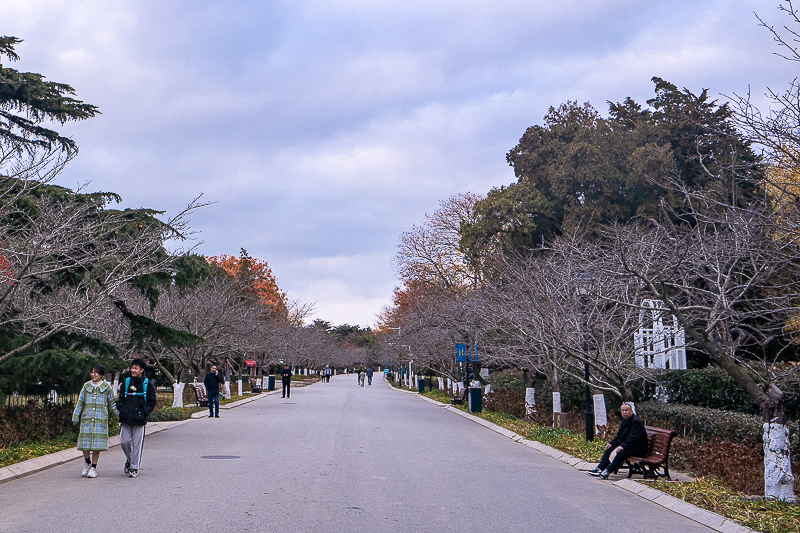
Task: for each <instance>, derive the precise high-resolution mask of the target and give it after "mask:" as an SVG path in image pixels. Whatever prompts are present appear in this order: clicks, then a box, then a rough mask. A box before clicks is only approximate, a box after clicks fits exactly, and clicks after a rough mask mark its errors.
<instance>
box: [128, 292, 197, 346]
mask: <svg viewBox="0 0 800 533" xmlns="http://www.w3.org/2000/svg"><path fill="white" fill-rule="evenodd" d="M114 305H116V307H117V309H118V310H119V311H120V312H121V313H122V316H124V317H125V318H126V319H127V320H128V323H129V324H130V327H131V338H130V342H129V346H130V347H136V348H142V347H144V346H146V345H147V344H151V343H160V344H161V345H162V346H165V347H171V348H181V347H185V346H192V345H194V344H199V343H201V342H203V338H202V337H200V336H198V335H195V334H193V333H189V332H188V331H183V330H179V329H175V328H171V327H169V326H165V325H164V324H161V323H160V322H157V321H155V320H153V319H152V318H150V317H147V316H144V315H140V314H138V313H134V312H132V311H130V310H129V309H128V306H127V305H126V304H125V302H124V301H122V300H117V301H115V302H114Z"/></svg>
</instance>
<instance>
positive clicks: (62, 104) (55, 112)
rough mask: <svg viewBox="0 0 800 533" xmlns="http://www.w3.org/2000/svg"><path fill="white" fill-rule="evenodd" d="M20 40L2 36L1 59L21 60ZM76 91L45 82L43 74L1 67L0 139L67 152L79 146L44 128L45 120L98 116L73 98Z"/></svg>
mask: <svg viewBox="0 0 800 533" xmlns="http://www.w3.org/2000/svg"><path fill="white" fill-rule="evenodd" d="M21 42H22V41H21V40H20V39H17V38H15V37H0V59H2V58H3V56H5V57H6V58H8V59H9V60H11V61H17V60H18V59H19V56H18V55H17V54H16V52H15V47H16V45H17V44H19V43H21ZM74 95H75V90H74V89H73V88H72V87H70V86H69V85H67V84H64V83H56V82H52V81H45V77H44V76H42V75H41V74H36V73H33V72H19V71H17V70H15V69H12V68H6V67H4V66H3V65H2V64H0V138H5V139H8V140H11V141H12V142H15V143H19V145H20V147H23V148H35V147H37V146H41V147H46V148H51V147H53V146H54V145H55V146H57V147H60V148H61V149H62V150H66V151H70V152H73V151H76V150H77V146H76V145H75V143H74V142H73V141H72V139H70V138H68V137H63V136H61V135H59V133H58V132H56V131H54V130H51V129H48V128H45V127H42V126H41V124H42V122H44V121H47V120H49V121H56V122H59V123H61V124H64V123H65V122H67V121H68V120H84V119H87V118H91V117H93V116H95V115H96V114H97V113H99V112H100V111H98V109H97V107H95V106H93V105H90V104H85V103H83V102H81V101H80V100H76V99H74V98H72V97H73V96H74Z"/></svg>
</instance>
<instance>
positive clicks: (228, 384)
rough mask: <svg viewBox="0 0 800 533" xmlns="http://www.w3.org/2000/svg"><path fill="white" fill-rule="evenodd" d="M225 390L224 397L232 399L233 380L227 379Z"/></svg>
mask: <svg viewBox="0 0 800 533" xmlns="http://www.w3.org/2000/svg"><path fill="white" fill-rule="evenodd" d="M223 390H224V391H225V393H224V394H223V395H222V396H223V398H226V399H230V397H231V382H230V381H226V382H225V386H224V387H223Z"/></svg>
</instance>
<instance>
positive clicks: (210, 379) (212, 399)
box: [203, 365, 225, 418]
mask: <svg viewBox="0 0 800 533" xmlns="http://www.w3.org/2000/svg"><path fill="white" fill-rule="evenodd" d="M221 383H225V380H224V379H223V377H222V376H220V374H219V371H218V370H217V365H212V366H211V371H210V372H209V373H208V374H206V377H205V379H204V380H203V385H205V386H206V395H207V396H208V417H209V418H212V417H215V418H219V386H220V384H221ZM215 410H216V412H215Z"/></svg>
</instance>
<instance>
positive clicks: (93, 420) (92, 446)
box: [72, 365, 118, 478]
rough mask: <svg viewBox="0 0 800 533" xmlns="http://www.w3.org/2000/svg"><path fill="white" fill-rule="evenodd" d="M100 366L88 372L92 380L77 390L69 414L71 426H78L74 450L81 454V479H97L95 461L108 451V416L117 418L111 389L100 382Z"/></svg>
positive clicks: (103, 370)
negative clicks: (75, 402)
mask: <svg viewBox="0 0 800 533" xmlns="http://www.w3.org/2000/svg"><path fill="white" fill-rule="evenodd" d="M105 373H106V370H105V368H103V365H94V366H93V367H92V369H91V370H90V371H89V376H90V377H91V378H92V379H90V380H89V381H87V382H86V383H84V385H83V388H81V393H80V396H78V403H77V404H76V405H75V411H74V412H73V413H72V422H73V423H75V424H77V423H80V432H79V433H78V449H79V450H81V451H82V452H83V460H84V461H85V462H86V464H85V465H84V466H83V471H82V472H81V476H83V477H87V478H95V477H97V461H98V459H100V452H104V451H106V450H108V413H109V412H111V413H114V414H118V411H117V407H116V405H115V404H114V389H113V388H112V387H111V384H110V383H109V382H108V381H106V380H104V379H103V376H104V375H105Z"/></svg>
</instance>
